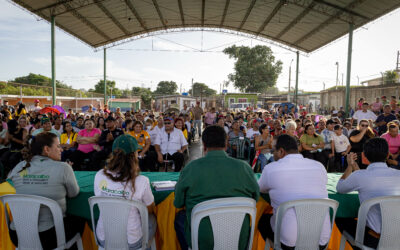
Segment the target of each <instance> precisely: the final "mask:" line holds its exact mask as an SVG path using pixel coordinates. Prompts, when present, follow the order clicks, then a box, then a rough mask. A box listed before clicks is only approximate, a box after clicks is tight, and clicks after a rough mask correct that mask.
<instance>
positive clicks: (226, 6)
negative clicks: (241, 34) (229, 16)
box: [219, 0, 230, 27]
mask: <svg viewBox="0 0 400 250" xmlns="http://www.w3.org/2000/svg"><path fill="white" fill-rule="evenodd" d="M229 3H230V0H226V2H225V8H224V13H223V14H222V19H221V23H220V24H219V26H220V27H222V25H224V22H225V17H226V13H227V12H228V7H229Z"/></svg>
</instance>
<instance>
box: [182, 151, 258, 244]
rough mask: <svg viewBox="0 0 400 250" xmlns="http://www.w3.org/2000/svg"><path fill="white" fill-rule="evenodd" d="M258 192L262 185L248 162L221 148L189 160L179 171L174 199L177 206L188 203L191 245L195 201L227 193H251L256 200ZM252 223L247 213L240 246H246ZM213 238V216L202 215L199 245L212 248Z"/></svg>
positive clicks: (236, 195)
mask: <svg viewBox="0 0 400 250" xmlns="http://www.w3.org/2000/svg"><path fill="white" fill-rule="evenodd" d="M259 196H260V189H259V186H258V183H257V181H256V178H255V176H254V173H253V171H252V169H251V167H250V166H249V164H247V163H246V162H244V161H242V160H237V159H234V158H232V157H229V156H228V155H227V154H226V153H225V152H224V151H222V150H218V151H210V152H208V153H207V155H206V156H205V157H202V158H200V159H197V160H195V161H192V162H190V163H189V164H188V165H187V166H186V167H185V168H184V169H183V170H182V172H181V174H180V177H179V181H178V183H177V184H176V187H175V201H174V205H175V207H177V208H182V207H186V221H185V236H186V240H187V242H188V245H189V246H191V235H190V218H191V213H192V209H193V207H194V206H195V205H197V204H198V203H200V202H203V201H207V200H211V199H217V198H225V197H249V198H253V199H255V200H256V201H257V200H258V197H259ZM249 226H250V220H249V216H246V217H245V220H244V222H243V226H242V231H241V236H240V240H239V247H240V249H245V248H246V246H247V241H248V236H249V234H250V230H249V229H250V227H249ZM213 242H214V239H213V234H212V229H211V223H210V220H209V219H208V218H206V219H203V220H202V221H201V222H200V228H199V248H200V249H213V248H214V246H213V244H214V243H213Z"/></svg>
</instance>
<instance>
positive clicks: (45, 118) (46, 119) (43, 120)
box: [40, 116, 50, 125]
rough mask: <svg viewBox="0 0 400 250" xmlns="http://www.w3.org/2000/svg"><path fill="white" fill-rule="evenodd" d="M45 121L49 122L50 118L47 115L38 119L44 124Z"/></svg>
mask: <svg viewBox="0 0 400 250" xmlns="http://www.w3.org/2000/svg"><path fill="white" fill-rule="evenodd" d="M46 122H50V118H48V117H47V116H43V117H42V120H41V121H40V123H41V124H42V125H43V124H45V123H46Z"/></svg>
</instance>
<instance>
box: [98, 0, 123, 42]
mask: <svg viewBox="0 0 400 250" xmlns="http://www.w3.org/2000/svg"><path fill="white" fill-rule="evenodd" d="M95 2H96V4H97V7H99V8H100V9H101V11H103V13H104V14H106V16H108V18H110V19H111V21H112V22H113V23H114V24H115V25H116V26H117V27H118V28H119V29H120V30H121V31H122V32H123V33H124V34H125V35H129V31H127V30H126V29H125V27H124V26H122V24H121V23H120V22H119V21H118V20H117V19H116V18H115V17H114V16H113V14H111V12H110V11H109V10H108V9H107V8H106V7H104V5H103V4H102V3H100V1H97V0H96V1H95Z"/></svg>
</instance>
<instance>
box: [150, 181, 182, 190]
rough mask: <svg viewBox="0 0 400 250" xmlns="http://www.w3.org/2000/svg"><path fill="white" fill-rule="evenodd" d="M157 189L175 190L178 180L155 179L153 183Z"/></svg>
mask: <svg viewBox="0 0 400 250" xmlns="http://www.w3.org/2000/svg"><path fill="white" fill-rule="evenodd" d="M151 185H152V186H153V187H154V189H155V190H156V191H170V190H175V185H176V181H154V182H152V183H151Z"/></svg>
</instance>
